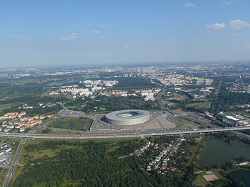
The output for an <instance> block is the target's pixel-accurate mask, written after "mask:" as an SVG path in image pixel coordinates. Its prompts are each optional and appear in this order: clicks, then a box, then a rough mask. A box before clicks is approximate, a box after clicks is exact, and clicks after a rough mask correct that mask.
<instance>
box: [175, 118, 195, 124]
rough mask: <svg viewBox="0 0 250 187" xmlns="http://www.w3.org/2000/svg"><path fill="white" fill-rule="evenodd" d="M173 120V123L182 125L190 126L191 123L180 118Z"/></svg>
mask: <svg viewBox="0 0 250 187" xmlns="http://www.w3.org/2000/svg"><path fill="white" fill-rule="evenodd" d="M173 119H174V121H176V122H178V123H181V124H183V125H187V124H192V122H191V121H190V120H187V119H184V118H182V117H175V118H173Z"/></svg>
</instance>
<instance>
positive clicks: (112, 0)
mask: <svg viewBox="0 0 250 187" xmlns="http://www.w3.org/2000/svg"><path fill="white" fill-rule="evenodd" d="M249 10H250V1H249V0H190V1H186V0H123V1H122V0H1V1H0V24H1V26H0V65H1V66H2V67H6V66H13V67H14V66H40V65H74V64H118V65H119V64H124V63H143V62H145V63H149V62H152V63H154V62H179V61H181V62H190V61H198V62H199V61H208V62H209V61H211V62H214V61H238V60H240V61H241V60H250V13H249Z"/></svg>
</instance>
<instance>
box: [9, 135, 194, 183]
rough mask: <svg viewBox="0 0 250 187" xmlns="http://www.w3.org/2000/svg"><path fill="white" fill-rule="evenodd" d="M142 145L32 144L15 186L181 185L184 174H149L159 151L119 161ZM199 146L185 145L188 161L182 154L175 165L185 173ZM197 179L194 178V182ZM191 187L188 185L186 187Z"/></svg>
mask: <svg viewBox="0 0 250 187" xmlns="http://www.w3.org/2000/svg"><path fill="white" fill-rule="evenodd" d="M176 139H177V137H162V138H158V139H157V140H155V141H156V142H159V145H161V146H164V145H165V143H166V142H168V143H171V141H172V140H176ZM164 142H165V143H164ZM142 145H145V140H143V139H135V140H126V141H106V142H93V141H89V142H79V141H41V142H40V143H38V144H36V143H35V144H34V143H32V142H31V143H30V144H28V145H26V147H25V148H24V149H25V151H24V154H23V159H24V161H25V162H26V164H25V167H23V168H22V172H21V174H20V175H19V176H18V177H17V179H16V180H15V181H14V182H13V183H12V185H11V186H15V187H18V186H20V187H23V186H69V185H70V186H124V187H125V186H143V187H145V186H152V187H153V186H178V185H180V181H181V177H182V172H172V171H168V172H167V174H164V175H163V174H159V173H157V171H156V170H153V171H152V172H147V171H146V165H147V164H148V163H149V162H150V160H151V159H152V158H153V157H154V156H156V155H158V153H157V152H156V151H152V150H151V151H148V152H145V154H144V156H143V157H137V156H131V157H127V158H122V159H119V158H118V157H119V156H123V155H128V154H130V153H133V152H134V151H135V150H136V149H138V148H139V147H141V146H142ZM195 145H196V143H195V141H188V142H186V143H185V144H184V145H183V149H186V150H187V153H186V155H185V157H184V156H183V157H181V156H180V155H181V153H179V154H176V156H174V157H173V162H175V161H176V162H178V167H180V168H182V170H183V171H184V169H185V166H186V163H187V162H188V159H189V157H190V156H191V155H192V149H190V151H189V150H188V148H191V147H192V146H195ZM160 148H163V147H160ZM51 152H53V154H52V153H51ZM45 153H48V154H45ZM37 154H38V155H39V156H37ZM35 155H36V156H35ZM174 160H175V161H174ZM172 164H173V163H172ZM180 171H181V170H180ZM193 177H194V175H193V174H192V175H191V176H190V181H191V180H192V179H193ZM185 183H186V184H185ZM188 184H189V182H188V181H185V182H184V183H183V186H188Z"/></svg>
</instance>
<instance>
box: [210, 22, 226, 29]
mask: <svg viewBox="0 0 250 187" xmlns="http://www.w3.org/2000/svg"><path fill="white" fill-rule="evenodd" d="M206 27H207V28H209V29H223V28H225V27H226V24H225V23H215V24H212V25H207V26H206Z"/></svg>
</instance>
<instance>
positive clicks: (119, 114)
mask: <svg viewBox="0 0 250 187" xmlns="http://www.w3.org/2000/svg"><path fill="white" fill-rule="evenodd" d="M149 118H150V113H149V112H148V111H145V110H136V109H130V110H120V111H115V112H111V113H109V114H107V115H106V119H107V122H108V123H110V124H112V125H136V124H140V123H145V122H146V121H148V120H149Z"/></svg>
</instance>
